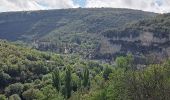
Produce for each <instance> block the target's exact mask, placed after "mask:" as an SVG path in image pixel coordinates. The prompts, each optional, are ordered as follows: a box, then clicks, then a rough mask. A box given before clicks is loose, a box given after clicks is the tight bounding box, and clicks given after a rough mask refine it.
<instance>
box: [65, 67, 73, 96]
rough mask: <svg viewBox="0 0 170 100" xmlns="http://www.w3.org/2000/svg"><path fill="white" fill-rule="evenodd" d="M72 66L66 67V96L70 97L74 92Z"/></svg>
mask: <svg viewBox="0 0 170 100" xmlns="http://www.w3.org/2000/svg"><path fill="white" fill-rule="evenodd" d="M71 81H72V79H71V68H70V66H68V67H67V68H66V76H65V97H67V98H70V97H71V92H72V85H71Z"/></svg>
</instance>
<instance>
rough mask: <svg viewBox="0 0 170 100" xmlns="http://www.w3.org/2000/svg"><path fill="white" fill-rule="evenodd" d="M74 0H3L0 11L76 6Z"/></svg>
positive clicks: (0, 3)
mask: <svg viewBox="0 0 170 100" xmlns="http://www.w3.org/2000/svg"><path fill="white" fill-rule="evenodd" d="M75 7H78V5H75V4H74V3H73V1H72V0H1V2H0V11H23V10H43V9H62V8H75Z"/></svg>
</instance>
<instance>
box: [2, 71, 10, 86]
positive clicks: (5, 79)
mask: <svg viewBox="0 0 170 100" xmlns="http://www.w3.org/2000/svg"><path fill="white" fill-rule="evenodd" d="M10 79H11V77H10V76H9V75H8V74H6V73H4V72H3V71H1V70H0V80H1V81H0V84H1V85H0V87H5V86H6V85H8V83H9V80H10Z"/></svg>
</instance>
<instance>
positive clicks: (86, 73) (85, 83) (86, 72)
mask: <svg viewBox="0 0 170 100" xmlns="http://www.w3.org/2000/svg"><path fill="white" fill-rule="evenodd" d="M89 84H90V80H89V70H88V68H87V67H86V68H85V70H84V75H83V86H84V87H87V86H88V85H89Z"/></svg>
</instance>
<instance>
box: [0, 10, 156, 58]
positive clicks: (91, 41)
mask: <svg viewBox="0 0 170 100" xmlns="http://www.w3.org/2000/svg"><path fill="white" fill-rule="evenodd" d="M156 15H157V14H155V13H150V12H143V11H139V10H130V9H113V8H87V9H83V8H79V9H61V10H47V11H29V12H6V13H0V38H1V39H7V40H11V41H24V42H26V43H28V44H29V45H32V46H33V47H34V48H36V49H38V50H41V51H53V52H57V53H61V54H63V53H66V54H78V55H81V56H82V57H83V58H87V59H100V60H101V59H102V60H108V61H111V60H112V58H113V57H114V58H115V57H116V56H117V55H123V54H124V52H126V51H127V49H123V53H121V52H122V51H120V49H121V47H122V46H121V45H112V44H111V43H110V42H109V41H108V38H106V37H104V36H103V35H102V34H101V33H102V32H103V31H107V30H109V29H113V28H119V27H120V28H122V27H124V26H126V24H128V23H132V22H135V21H139V20H142V19H148V18H149V19H150V18H152V17H154V16H156Z"/></svg>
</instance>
